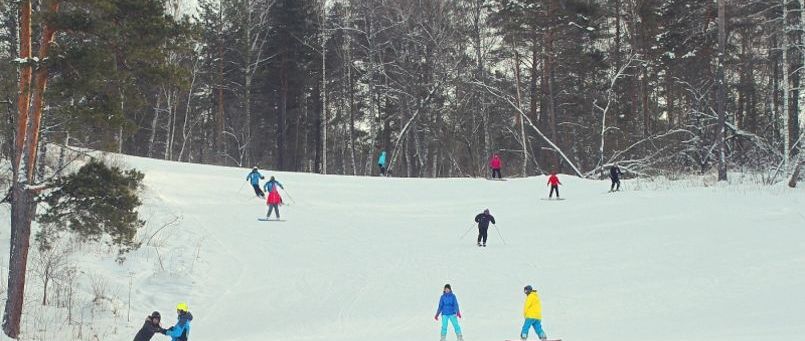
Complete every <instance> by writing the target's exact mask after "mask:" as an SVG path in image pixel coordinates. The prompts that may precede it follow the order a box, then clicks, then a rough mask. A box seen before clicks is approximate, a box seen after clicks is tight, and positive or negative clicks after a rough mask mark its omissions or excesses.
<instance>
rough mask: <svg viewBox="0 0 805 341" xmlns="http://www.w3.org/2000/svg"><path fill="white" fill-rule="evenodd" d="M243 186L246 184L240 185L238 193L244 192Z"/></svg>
mask: <svg viewBox="0 0 805 341" xmlns="http://www.w3.org/2000/svg"><path fill="white" fill-rule="evenodd" d="M243 186H246V182H244V183H242V184H240V188H238V193H240V192H241V191H242V190H243Z"/></svg>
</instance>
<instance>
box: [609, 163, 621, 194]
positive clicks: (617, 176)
mask: <svg viewBox="0 0 805 341" xmlns="http://www.w3.org/2000/svg"><path fill="white" fill-rule="evenodd" d="M621 175H623V173H621V169H620V167H618V164H617V163H616V164H614V165H613V166H612V167H610V168H609V178H610V179H612V186H609V191H610V192H614V191H620V190H621ZM616 185H617V186H618V187H617V188H616V187H615V186H616Z"/></svg>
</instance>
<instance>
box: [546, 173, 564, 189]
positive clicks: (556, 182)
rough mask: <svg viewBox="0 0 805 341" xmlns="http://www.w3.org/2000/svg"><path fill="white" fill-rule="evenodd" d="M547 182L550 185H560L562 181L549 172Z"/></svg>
mask: <svg viewBox="0 0 805 341" xmlns="http://www.w3.org/2000/svg"><path fill="white" fill-rule="evenodd" d="M548 184H549V185H551V186H556V185H561V184H562V183H561V182H559V178H558V177H556V174H551V176H550V177H549V178H548Z"/></svg>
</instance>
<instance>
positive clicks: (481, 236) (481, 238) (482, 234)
mask: <svg viewBox="0 0 805 341" xmlns="http://www.w3.org/2000/svg"><path fill="white" fill-rule="evenodd" d="M487 232H489V225H487V226H486V227H484V226H478V244H481V242H483V244H484V245H486V235H487Z"/></svg>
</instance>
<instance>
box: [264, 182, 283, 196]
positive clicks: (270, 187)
mask: <svg viewBox="0 0 805 341" xmlns="http://www.w3.org/2000/svg"><path fill="white" fill-rule="evenodd" d="M275 185H276V186H280V188H282V189H285V187H282V184H281V183H280V182H279V181H277V180H272V181H269V182H266V184H265V185H263V189H265V191H266V193H271V191H272V190H273V189H274V186H275Z"/></svg>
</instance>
